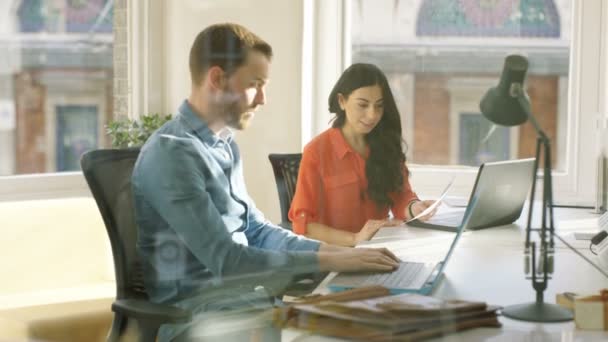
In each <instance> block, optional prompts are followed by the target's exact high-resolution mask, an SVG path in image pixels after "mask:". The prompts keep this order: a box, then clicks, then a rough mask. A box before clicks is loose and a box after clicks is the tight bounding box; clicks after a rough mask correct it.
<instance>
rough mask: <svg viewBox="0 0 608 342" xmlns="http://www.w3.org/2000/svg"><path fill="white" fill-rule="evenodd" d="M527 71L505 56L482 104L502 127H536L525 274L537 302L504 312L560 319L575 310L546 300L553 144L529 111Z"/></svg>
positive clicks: (551, 250) (550, 248)
mask: <svg viewBox="0 0 608 342" xmlns="http://www.w3.org/2000/svg"><path fill="white" fill-rule="evenodd" d="M527 70H528V60H527V59H526V58H525V57H523V56H519V55H510V56H507V58H506V59H505V65H504V68H503V71H502V75H501V77H500V82H499V83H498V86H496V87H494V88H491V89H490V90H488V92H487V93H486V94H485V95H484V97H483V99H482V100H481V102H480V104H479V108H480V109H481V112H482V113H483V115H484V116H485V117H486V118H487V119H488V120H490V121H492V122H493V123H495V124H498V125H503V126H517V125H521V124H523V123H524V122H526V121H527V120H530V122H531V123H532V125H533V126H534V129H535V130H536V135H537V138H536V161H535V162H534V174H533V175H532V177H533V178H534V179H533V181H532V192H531V193H530V207H529V210H528V225H527V227H526V244H525V247H524V248H525V249H524V257H525V273H526V275H528V274H530V269H531V270H532V274H531V277H528V279H531V280H532V287H533V288H534V290H536V302H534V303H526V304H519V305H512V306H508V307H505V308H504V309H503V310H502V313H503V315H505V316H506V317H509V318H514V319H519V320H523V321H533V322H561V321H569V320H572V313H571V312H570V311H568V310H566V309H564V308H562V307H560V306H558V305H555V304H549V303H545V302H544V300H543V292H544V291H545V289H546V288H547V284H548V280H549V277H550V276H549V274H551V273H553V253H554V243H553V234H554V226H553V191H552V184H551V145H550V142H549V138H548V137H547V135H546V134H545V132H543V130H542V129H541V128H540V125H539V124H538V121H536V119H535V118H534V116H533V115H532V113H531V112H530V101H529V100H528V97H527V96H526V93H525V91H524V87H523V83H524V78H525V76H526V71H527ZM541 148H542V149H543V156H544V165H543V204H542V210H543V211H542V226H541V228H540V229H539V228H532V207H533V205H534V192H535V190H536V179H537V176H536V171H537V169H538V162H539V157H540V155H541ZM533 231H534V232H538V233H539V239H540V252H539V254H538V257H539V259H538V263H537V260H536V257H537V255H536V242H535V241H531V240H530V235H531V232H533Z"/></svg>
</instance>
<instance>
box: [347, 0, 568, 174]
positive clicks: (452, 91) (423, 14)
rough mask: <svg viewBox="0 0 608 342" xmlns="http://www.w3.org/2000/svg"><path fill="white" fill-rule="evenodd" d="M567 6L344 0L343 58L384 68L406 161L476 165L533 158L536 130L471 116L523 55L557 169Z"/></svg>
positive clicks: (504, 0) (559, 2)
mask: <svg viewBox="0 0 608 342" xmlns="http://www.w3.org/2000/svg"><path fill="white" fill-rule="evenodd" d="M572 2H573V1H571V0H352V1H351V9H352V11H351V13H350V15H351V23H352V25H351V28H352V29H351V32H350V34H351V42H352V46H351V47H352V51H351V52H352V62H367V63H374V64H376V65H378V66H379V67H380V68H381V69H383V70H384V71H385V73H386V74H387V77H388V78H389V81H390V82H391V87H392V89H393V92H394V95H395V97H396V98H397V104H398V106H399V109H400V112H401V116H402V125H403V134H404V137H405V140H406V142H407V144H408V153H407V156H408V160H409V162H410V163H417V164H433V165H470V166H477V165H479V164H480V163H483V162H484V161H493V160H505V159H514V158H526V157H533V156H534V153H535V146H536V133H535V131H534V128H533V127H532V125H531V124H530V123H529V122H527V123H525V124H523V125H521V126H519V127H512V128H508V127H499V128H497V129H492V130H491V132H492V133H491V134H490V136H487V135H488V134H487V133H488V132H489V131H490V128H491V127H492V126H493V125H492V124H491V123H490V122H489V121H488V120H487V119H486V118H485V117H484V116H483V115H481V112H480V110H479V101H480V100H481V98H482V96H483V95H484V94H485V92H486V91H487V89H488V88H490V87H493V86H495V85H496V84H497V83H498V77H499V76H500V72H501V71H502V68H503V64H504V59H505V57H506V56H508V55H510V54H514V53H515V54H521V55H524V56H526V57H527V58H528V60H529V63H530V66H529V69H528V73H527V77H526V81H525V84H524V87H525V89H526V91H527V93H528V96H529V97H530V101H531V106H532V112H533V114H534V116H535V117H536V118H537V120H538V121H539V123H540V125H541V127H542V129H543V130H544V131H545V133H546V134H547V135H548V136H549V138H550V139H551V143H552V148H553V151H552V153H553V155H552V160H553V167H554V169H563V168H564V165H565V157H566V149H565V143H566V136H567V121H568V111H567V108H568V98H567V94H568V73H569V70H568V66H569V54H570V36H571V13H572V6H573V4H572Z"/></svg>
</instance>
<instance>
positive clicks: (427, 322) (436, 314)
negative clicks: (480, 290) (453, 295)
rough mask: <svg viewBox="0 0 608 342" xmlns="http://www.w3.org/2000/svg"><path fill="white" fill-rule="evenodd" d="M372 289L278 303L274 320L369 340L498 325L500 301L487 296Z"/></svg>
mask: <svg viewBox="0 0 608 342" xmlns="http://www.w3.org/2000/svg"><path fill="white" fill-rule="evenodd" d="M359 290H361V289H359ZM355 291H357V290H355ZM372 292H373V291H372ZM372 292H370V295H374V297H371V298H365V299H356V300H345V299H344V297H343V298H341V299H339V298H333V299H329V300H322V299H321V300H319V299H316V300H315V302H314V303H308V304H297V305H293V306H290V307H288V308H283V309H279V311H278V314H275V323H276V324H278V325H279V326H281V327H285V326H287V327H293V328H299V329H305V330H309V331H312V332H314V333H319V334H323V335H329V336H334V337H341V338H352V339H358V340H366V341H386V340H408V341H409V340H417V339H423V338H429V337H433V336H439V335H443V334H447V333H451V332H456V331H460V330H465V329H470V328H474V327H481V326H484V327H498V326H500V323H499V322H498V320H497V317H496V311H497V310H498V309H499V307H497V306H488V305H486V303H483V302H470V301H461V300H441V299H437V298H432V297H428V296H423V295H418V294H413V293H406V294H401V295H395V296H390V295H389V296H386V295H382V296H377V295H378V294H373V293H372ZM330 296H331V295H330ZM358 297H359V298H360V297H361V296H358Z"/></svg>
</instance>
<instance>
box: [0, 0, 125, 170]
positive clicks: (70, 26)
mask: <svg viewBox="0 0 608 342" xmlns="http://www.w3.org/2000/svg"><path fill="white" fill-rule="evenodd" d="M0 9H1V11H0V16H2V19H1V20H0V176H7V175H18V174H32V173H47V172H61V171H75V170H79V169H80V166H79V160H80V156H81V155H82V153H83V152H85V151H87V150H90V149H94V148H99V147H107V146H109V141H108V139H107V137H106V135H105V133H104V125H105V124H107V123H108V122H109V121H110V120H112V112H113V109H112V85H113V67H112V51H113V35H112V23H113V1H112V0H78V1H76V0H54V1H43V0H22V1H9V0H0Z"/></svg>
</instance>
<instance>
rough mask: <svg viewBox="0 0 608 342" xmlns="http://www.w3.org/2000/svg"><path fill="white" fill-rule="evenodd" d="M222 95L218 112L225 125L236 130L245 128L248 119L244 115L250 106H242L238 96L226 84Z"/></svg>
mask: <svg viewBox="0 0 608 342" xmlns="http://www.w3.org/2000/svg"><path fill="white" fill-rule="evenodd" d="M223 96H224V99H223V102H224V103H223V104H222V105H221V108H222V110H221V111H220V112H221V116H222V118H223V120H224V123H225V124H226V126H228V127H231V128H234V129H237V130H243V129H245V128H247V126H248V124H249V120H247V119H245V116H246V115H247V112H248V109H250V108H242V107H241V102H240V98H239V96H238V95H234V93H233V92H231V91H230V89H229V88H228V86H226V88H225V89H224V94H223Z"/></svg>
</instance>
